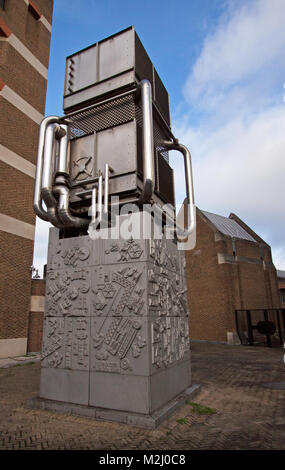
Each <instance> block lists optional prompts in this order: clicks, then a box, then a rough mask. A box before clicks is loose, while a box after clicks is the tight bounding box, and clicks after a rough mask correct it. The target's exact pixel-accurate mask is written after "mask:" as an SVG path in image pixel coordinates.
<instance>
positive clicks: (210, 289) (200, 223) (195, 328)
mask: <svg viewBox="0 0 285 470" xmlns="http://www.w3.org/2000/svg"><path fill="white" fill-rule="evenodd" d="M206 220H207V219H205V217H204V216H203V214H201V213H200V212H199V211H197V244H196V247H195V249H194V250H192V251H188V252H186V274H187V287H188V297H189V310H190V337H191V338H192V339H199V340H208V341H226V340H227V331H232V332H234V331H235V316H234V311H235V309H257V308H262V309H263V308H274V307H278V306H279V305H280V303H279V302H278V295H279V293H278V286H277V277H276V270H275V268H274V266H273V264H272V262H270V263H269V265H268V266H267V267H266V269H264V266H266V265H264V262H263V260H262V259H261V257H260V255H261V252H260V243H256V244H255V243H253V242H249V241H246V240H236V241H235V251H236V253H235V254H236V258H234V256H233V245H232V239H230V238H229V237H226V236H223V235H222V234H219V233H218V232H217V231H216V230H215V229H214V228H213V227H212V226H211V224H209V223H207V222H206ZM262 245H263V253H264V255H263V256H266V258H267V259H268V260H271V250H270V247H269V246H268V245H265V244H264V242H262ZM218 253H220V254H222V255H227V258H226V259H227V261H228V262H226V263H222V264H219V263H218Z"/></svg>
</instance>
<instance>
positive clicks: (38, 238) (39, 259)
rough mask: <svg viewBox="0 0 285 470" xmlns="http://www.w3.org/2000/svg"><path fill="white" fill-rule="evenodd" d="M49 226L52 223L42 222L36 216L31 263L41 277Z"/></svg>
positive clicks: (44, 262) (45, 258)
mask: <svg viewBox="0 0 285 470" xmlns="http://www.w3.org/2000/svg"><path fill="white" fill-rule="evenodd" d="M50 227H52V225H51V224H50V223H49V222H44V221H43V220H41V219H39V218H38V217H37V219H36V232H35V248H34V259H33V265H34V266H35V268H37V269H39V274H40V276H41V277H42V276H43V267H44V265H45V264H46V262H47V248H48V235H49V228H50Z"/></svg>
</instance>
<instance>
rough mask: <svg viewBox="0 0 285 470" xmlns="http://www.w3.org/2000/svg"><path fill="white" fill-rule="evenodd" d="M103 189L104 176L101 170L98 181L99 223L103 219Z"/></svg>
mask: <svg viewBox="0 0 285 470" xmlns="http://www.w3.org/2000/svg"><path fill="white" fill-rule="evenodd" d="M102 189H103V176H102V174H101V171H100V173H99V181H98V219H97V221H98V223H99V222H101V220H102Z"/></svg>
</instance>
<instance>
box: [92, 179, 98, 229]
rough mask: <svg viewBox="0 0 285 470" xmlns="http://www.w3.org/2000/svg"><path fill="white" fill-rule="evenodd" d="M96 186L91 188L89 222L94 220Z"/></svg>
mask: <svg viewBox="0 0 285 470" xmlns="http://www.w3.org/2000/svg"><path fill="white" fill-rule="evenodd" d="M96 212H97V210H96V188H93V189H92V205H91V224H93V223H94V222H95V220H96Z"/></svg>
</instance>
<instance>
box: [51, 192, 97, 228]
mask: <svg viewBox="0 0 285 470" xmlns="http://www.w3.org/2000/svg"><path fill="white" fill-rule="evenodd" d="M53 192H54V193H55V194H58V195H59V200H58V206H57V213H58V216H59V218H60V220H61V222H62V224H63V226H64V227H74V228H84V227H87V226H88V225H89V223H90V220H89V219H85V218H81V217H76V216H74V215H72V214H71V212H70V209H69V189H68V187H67V186H66V185H65V184H61V183H60V184H57V185H56V186H55V188H54V190H53Z"/></svg>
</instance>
